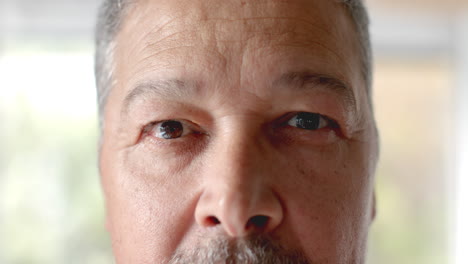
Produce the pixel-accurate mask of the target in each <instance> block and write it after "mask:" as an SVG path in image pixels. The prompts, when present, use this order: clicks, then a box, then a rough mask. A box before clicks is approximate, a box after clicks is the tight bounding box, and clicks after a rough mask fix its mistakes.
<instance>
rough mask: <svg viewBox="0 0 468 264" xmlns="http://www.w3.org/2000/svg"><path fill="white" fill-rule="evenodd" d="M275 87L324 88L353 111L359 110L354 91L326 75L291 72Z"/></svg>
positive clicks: (274, 84)
mask: <svg viewBox="0 0 468 264" xmlns="http://www.w3.org/2000/svg"><path fill="white" fill-rule="evenodd" d="M273 86H280V87H291V86H293V87H296V88H299V89H310V88H324V89H327V90H330V91H332V92H334V93H336V94H337V95H338V96H340V97H341V98H342V99H343V101H344V102H345V103H346V105H347V106H348V107H351V109H352V111H356V110H357V108H356V107H357V105H356V97H355V95H354V92H353V89H352V88H351V87H350V86H348V85H346V84H345V82H344V81H342V80H340V79H338V78H335V77H333V76H330V75H326V74H317V73H312V72H308V71H302V72H289V73H286V74H283V75H282V76H281V77H280V78H278V79H277V80H276V81H274V82H273Z"/></svg>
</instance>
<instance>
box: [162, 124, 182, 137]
mask: <svg viewBox="0 0 468 264" xmlns="http://www.w3.org/2000/svg"><path fill="white" fill-rule="evenodd" d="M183 132H184V127H183V126H182V123H181V122H179V121H173V120H171V121H165V122H163V123H162V124H161V125H160V126H159V134H160V136H161V137H163V138H164V139H175V138H179V137H181V136H182V134H183Z"/></svg>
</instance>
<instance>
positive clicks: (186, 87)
mask: <svg viewBox="0 0 468 264" xmlns="http://www.w3.org/2000/svg"><path fill="white" fill-rule="evenodd" d="M273 87H277V88H280V89H281V88H283V87H291V88H293V89H294V88H295V89H310V88H312V89H313V88H324V89H328V90H330V91H332V92H335V93H336V94H338V95H339V96H340V97H341V98H342V99H343V101H344V102H345V103H346V104H347V106H349V107H351V108H352V110H353V111H356V99H355V96H354V92H353V90H352V89H351V88H350V87H349V86H347V85H346V84H345V83H344V82H343V81H341V80H340V79H338V78H335V77H332V76H329V75H324V74H315V73H311V72H308V71H303V72H289V73H286V74H283V75H281V76H280V78H278V79H277V80H275V81H274V82H273ZM200 90H201V86H200V85H199V84H198V83H196V82H193V81H184V80H180V79H169V80H153V81H148V82H142V83H140V84H138V85H137V86H136V87H135V88H134V89H133V90H132V91H131V92H130V93H128V94H127V96H126V97H125V99H124V101H123V107H122V112H121V113H122V114H126V113H127V111H128V109H129V108H130V107H131V105H132V104H133V103H134V101H136V100H144V99H145V98H147V96H148V95H151V94H152V95H157V96H158V97H161V98H183V97H190V96H193V94H194V93H198V92H200Z"/></svg>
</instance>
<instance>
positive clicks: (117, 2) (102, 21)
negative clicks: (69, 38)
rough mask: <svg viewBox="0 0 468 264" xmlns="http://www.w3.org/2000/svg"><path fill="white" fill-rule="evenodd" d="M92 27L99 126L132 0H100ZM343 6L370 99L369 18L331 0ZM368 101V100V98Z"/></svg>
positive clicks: (355, 0) (357, 7) (354, 6)
mask: <svg viewBox="0 0 468 264" xmlns="http://www.w3.org/2000/svg"><path fill="white" fill-rule="evenodd" d="M103 1H104V2H103V3H102V5H101V8H100V9H99V14H98V22H97V27H96V53H95V69H94V70H95V75H96V87H97V99H98V106H99V125H100V127H101V128H102V126H103V124H104V107H105V105H106V101H107V97H108V95H109V93H110V90H111V88H112V86H113V85H114V78H113V72H114V62H113V59H114V49H115V36H116V34H117V32H118V30H119V27H120V24H121V23H122V20H123V17H125V12H126V11H127V9H128V8H127V7H128V5H129V2H130V1H132V0H103ZM133 1H134V0H133ZM334 1H338V2H341V3H343V4H344V5H345V7H346V10H347V11H348V13H349V14H350V16H351V18H352V20H353V21H354V23H355V26H356V29H357V33H358V37H359V40H360V52H361V56H362V61H361V64H362V65H361V71H362V75H363V78H364V80H365V82H366V86H367V87H366V88H367V95H368V97H369V99H370V97H371V90H372V89H371V88H372V49H371V44H370V38H369V17H368V14H367V10H366V8H365V6H364V4H363V2H362V0H334ZM369 102H370V100H369Z"/></svg>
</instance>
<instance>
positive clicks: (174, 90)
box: [122, 79, 199, 114]
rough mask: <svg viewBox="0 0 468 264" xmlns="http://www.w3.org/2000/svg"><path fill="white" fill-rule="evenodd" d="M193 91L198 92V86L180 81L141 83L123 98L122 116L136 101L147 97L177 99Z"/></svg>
mask: <svg viewBox="0 0 468 264" xmlns="http://www.w3.org/2000/svg"><path fill="white" fill-rule="evenodd" d="M194 90H195V91H196V90H199V85H197V84H196V83H194V82H186V81H183V80H180V79H169V80H153V81H147V82H142V83H140V84H138V85H136V87H135V88H134V89H133V90H132V91H131V92H130V93H128V94H127V96H125V99H124V101H123V106H122V114H125V113H127V112H128V109H129V108H130V107H131V105H132V104H133V103H134V102H135V101H136V100H141V99H143V100H144V99H145V98H147V96H148V95H157V96H158V97H161V98H178V97H184V96H189V95H190V94H192V92H193V91H194Z"/></svg>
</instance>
